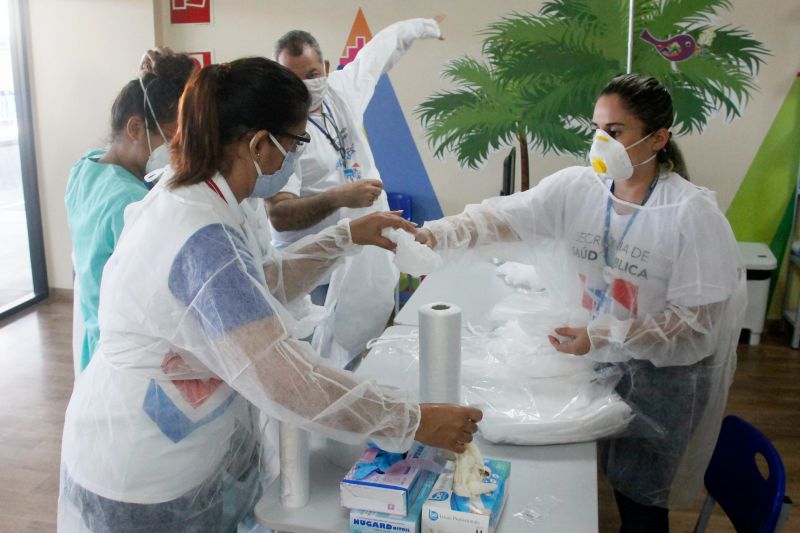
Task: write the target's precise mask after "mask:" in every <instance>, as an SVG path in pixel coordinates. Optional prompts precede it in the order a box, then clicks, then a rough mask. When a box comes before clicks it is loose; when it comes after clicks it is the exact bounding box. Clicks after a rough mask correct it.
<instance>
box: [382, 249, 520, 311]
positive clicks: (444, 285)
mask: <svg viewBox="0 0 800 533" xmlns="http://www.w3.org/2000/svg"><path fill="white" fill-rule="evenodd" d="M495 269H496V267H495V266H494V265H493V264H491V263H489V262H488V261H477V262H475V263H472V264H470V265H462V264H459V265H455V266H452V267H448V268H445V269H443V270H440V271H438V272H434V273H433V274H431V275H429V276H427V277H426V278H425V279H424V280H422V283H420V285H419V287H418V288H417V290H415V291H414V294H412V295H411V298H409V299H408V302H406V304H405V305H404V306H403V308H402V309H401V310H400V312H399V313H397V316H396V317H395V318H394V323H395V324H399V325H403V326H418V325H419V318H418V316H417V310H418V309H419V308H420V306H422V305H425V304H429V303H433V302H441V301H445V302H447V303H450V304H455V305H457V306H459V307H460V308H461V324H462V325H463V326H466V325H467V324H472V325H475V326H476V325H484V324H485V323H486V321H487V318H486V315H487V313H488V311H489V309H491V308H492V307H494V305H495V304H496V303H498V302H499V301H500V300H502V299H503V298H505V297H506V296H508V295H509V294H513V293H514V290H513V289H512V288H511V287H509V286H508V285H506V284H505V283H504V282H503V280H502V279H500V278H499V277H498V276H497V275H495V273H494V272H495Z"/></svg>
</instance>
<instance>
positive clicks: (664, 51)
mask: <svg viewBox="0 0 800 533" xmlns="http://www.w3.org/2000/svg"><path fill="white" fill-rule="evenodd" d="M639 38H640V39H641V40H643V41H644V42H646V43H650V44H652V45H653V46H654V47H655V48H656V50H658V53H659V54H661V57H663V58H664V59H666V60H668V61H672V62H673V63H674V62H677V61H686V60H687V59H689V58H690V57H692V56H693V55H694V53H695V52H698V51H699V50H700V47H699V46H698V45H697V42H695V40H694V37H692V36H691V35H689V34H688V33H681V34H680V35H676V36H675V37H670V38H669V39H666V40H663V41H661V40H659V39H656V38H655V37H654V36H653V34H652V33H650V31H649V30H644V31H643V32H642V33H641V34H640V35H639Z"/></svg>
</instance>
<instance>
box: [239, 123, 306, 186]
mask: <svg viewBox="0 0 800 533" xmlns="http://www.w3.org/2000/svg"><path fill="white" fill-rule="evenodd" d="M269 138H270V140H271V141H272V142H273V143H274V144H275V146H277V147H278V150H280V151H281V153H282V154H283V163H282V164H281V168H279V169H278V170H277V171H276V172H275V173H273V174H264V173H263V172H262V171H261V165H259V164H258V161H256V159H255V158H253V165H255V167H256V172H257V173H258V175H257V176H256V186H255V187H253V192H252V193H250V197H251V198H264V199H267V198H272V197H273V196H275V195H276V194H278V193H279V192H281V189H283V188H284V187H285V186H286V183H287V182H288V181H289V177H290V176H291V175H292V174H293V173H294V167H295V164H296V163H297V155H298V154H297V152H295V151H292V152H287V151H286V150H284V148H283V146H281V143H279V142H278V141H277V139H275V137H273V136H272V134H271V133H270V134H269ZM253 140H255V137H253ZM251 147H252V141H251Z"/></svg>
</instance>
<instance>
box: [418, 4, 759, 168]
mask: <svg viewBox="0 0 800 533" xmlns="http://www.w3.org/2000/svg"><path fill="white" fill-rule="evenodd" d="M730 7H731V2H730V0H637V2H636V19H635V21H634V27H635V32H636V35H638V34H639V33H640V32H641V31H643V30H644V29H648V30H650V32H651V33H652V34H653V35H655V36H656V37H657V38H659V39H666V38H668V37H672V36H674V35H677V34H678V33H684V32H687V33H689V34H691V35H692V36H693V37H694V39H695V41H696V42H700V41H701V35H703V36H707V35H712V34H713V39H712V40H711V41H710V42H707V43H701V44H702V45H703V46H702V50H701V52H700V53H695V54H694V55H693V56H692V57H691V58H689V59H688V60H686V61H683V62H681V63H671V62H670V61H667V60H666V59H665V58H664V57H662V56H661V54H660V53H659V52H658V50H657V49H656V48H655V47H654V46H653V45H652V44H650V43H647V42H645V41H642V40H640V39H638V38H637V39H635V41H634V48H633V56H634V57H633V61H634V67H635V70H636V71H637V72H639V73H642V74H646V75H652V76H655V77H656V78H657V79H659V80H660V81H661V82H662V83H663V84H664V85H665V86H666V87H667V88H668V89H669V90H670V92H671V93H672V98H673V105H674V108H675V123H674V125H673V129H674V131H675V132H677V133H679V134H684V133H688V132H691V131H698V130H702V129H703V128H704V127H705V126H706V124H707V123H708V120H709V117H711V116H712V115H713V114H714V113H716V112H717V110H721V111H722V112H723V113H724V114H725V117H726V118H727V119H733V118H736V117H738V116H739V115H740V113H741V108H742V106H744V105H745V104H746V103H747V101H748V99H749V98H750V95H751V94H752V93H753V91H755V90H756V89H757V88H756V83H755V79H754V77H755V76H756V75H757V73H758V70H759V68H760V66H761V65H762V63H763V61H764V58H765V57H766V56H767V55H769V51H768V50H767V48H766V47H765V46H764V44H763V43H761V42H760V41H758V40H757V39H755V38H754V37H753V35H752V34H751V33H750V32H748V31H747V30H745V29H743V28H741V27H733V26H730V25H726V26H722V27H716V26H715V25H713V23H712V22H711V17H712V16H713V15H715V14H717V13H719V12H720V11H722V10H725V9H730ZM627 28H628V1H627V0H603V1H599V0H549V1H546V2H544V4H543V6H542V8H541V9H540V10H539V12H538V13H537V14H533V13H529V12H514V13H511V14H509V15H507V16H504V17H502V18H500V19H499V20H497V21H495V22H492V23H490V24H489V25H488V26H487V27H486V29H485V30H484V31H483V32H482V34H481V35H482V36H483V38H484V42H483V49H482V52H483V55H484V57H485V61H484V60H478V59H474V58H470V57H463V58H459V59H456V60H453V61H451V62H450V63H448V65H447V66H446V68H445V70H444V73H443V77H444V79H446V80H447V81H449V82H451V83H453V84H454V85H455V86H456V89H455V90H452V91H444V92H439V93H436V94H434V95H432V96H431V97H429V98H428V99H426V100H425V101H424V102H422V103H421V104H420V105H419V106H418V108H417V109H416V113H417V115H418V116H419V118H420V120H421V122H422V124H423V126H424V127H425V128H426V130H427V138H428V142H429V143H430V144H431V146H432V147H433V148H434V151H435V154H436V155H437V156H442V155H444V153H445V152H447V151H452V152H454V153H455V155H456V157H457V158H458V160H459V162H460V163H461V164H462V165H466V166H469V167H472V168H475V167H477V166H478V165H480V164H481V163H482V162H483V161H485V159H486V157H487V156H488V154H489V153H490V151H492V150H495V149H498V148H501V147H502V146H504V145H508V144H511V143H514V142H516V141H517V140H518V138H522V139H524V140H525V141H526V142H528V143H529V145H530V146H532V147H533V148H535V149H536V150H538V151H540V152H541V153H547V152H550V151H554V152H557V153H567V154H574V155H581V154H583V153H585V151H586V149H587V148H588V139H589V138H590V133H591V129H592V126H591V124H592V114H593V110H594V102H595V100H596V98H597V94H598V93H599V92H600V90H601V89H602V88H603V86H604V85H605V84H606V83H607V82H608V80H609V79H611V78H612V77H613V76H615V75H616V74H619V73H620V72H622V71H623V70H624V68H625V66H626V61H627V39H626V35H627ZM520 136H521V137H520ZM524 172H525V170H524V169H523V173H524Z"/></svg>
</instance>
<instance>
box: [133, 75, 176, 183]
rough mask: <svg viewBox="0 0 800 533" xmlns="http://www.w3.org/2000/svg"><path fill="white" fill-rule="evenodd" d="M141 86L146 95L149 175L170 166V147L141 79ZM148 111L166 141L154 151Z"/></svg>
mask: <svg viewBox="0 0 800 533" xmlns="http://www.w3.org/2000/svg"><path fill="white" fill-rule="evenodd" d="M139 84H140V85H141V86H142V92H143V93H144V105H145V110H144V127H145V132H146V134H147V149H148V150H150V156H149V157H148V158H147V163H146V164H145V166H144V173H145V175H147V174H150V173H151V172H153V171H154V170H158V169H160V168H164V167H165V166H167V165H169V147H168V146H167V136H166V135H164V130H162V129H161V124H159V123H158V119H157V118H156V112H155V110H154V109H153V105H152V104H151V103H150V98H149V97H148V96H147V87H146V86H145V85H144V82H143V81H142V79H141V78H139ZM148 109H149V110H150V114H151V115H152V116H153V120H154V121H155V123H156V128H158V133H159V134H160V135H161V138H162V139H164V143H163V144H162V145H161V146H159V147H157V148H156V149H155V150H154V149H153V144H152V142H151V141H150V125H149V121H148V119H147V110H148Z"/></svg>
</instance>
